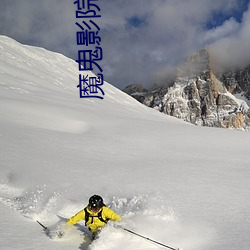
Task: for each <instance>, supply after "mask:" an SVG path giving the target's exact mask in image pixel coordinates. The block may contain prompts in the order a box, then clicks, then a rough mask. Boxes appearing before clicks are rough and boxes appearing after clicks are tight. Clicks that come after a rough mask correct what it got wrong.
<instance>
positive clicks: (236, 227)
mask: <svg viewBox="0 0 250 250" xmlns="http://www.w3.org/2000/svg"><path fill="white" fill-rule="evenodd" d="M124 70H126V69H124ZM104 73H105V72H104ZM78 74H79V71H78V65H77V63H76V62H74V61H73V60H71V59H68V58H66V57H64V56H63V55H60V54H56V53H53V52H49V51H46V50H44V49H42V48H36V47H29V46H24V45H21V44H19V43H17V42H15V41H14V40H11V39H10V38H7V37H4V36H0V149H1V150H0V157H1V161H0V212H1V215H2V216H1V224H0V229H1V234H0V248H1V249H6V250H8V249H11V250H13V249H20V250H21V249H60V250H63V249H67V250H70V249H72V250H73V249H82V250H86V249H89V250H104V249H107V250H108V249H110V250H117V249H120V250H136V249H143V250H151V249H152V250H153V249H163V247H162V246H159V245H157V244H154V243H152V242H149V241H147V240H145V239H142V238H140V237H137V236H135V235H132V234H129V233H128V232H126V231H124V230H122V229H117V228H114V227H113V225H108V226H107V227H106V228H105V229H103V231H102V232H101V234H100V237H99V238H98V239H97V240H96V241H95V242H93V243H91V242H90V240H89V239H88V237H87V236H86V235H85V234H84V231H86V228H84V222H81V223H80V225H78V226H75V227H72V228H71V229H69V231H67V233H65V236H64V237H63V238H62V239H56V238H55V239H50V238H49V237H47V236H46V234H45V233H44V232H43V229H42V227H40V226H39V225H38V223H36V220H39V221H41V222H43V223H44V224H45V225H46V226H49V227H52V228H53V226H54V225H55V224H56V223H58V221H59V220H60V219H59V217H58V216H61V217H64V218H69V217H70V216H72V215H74V214H75V213H76V212H78V211H79V210H80V209H82V208H84V206H85V205H86V204H87V202H88V199H89V196H91V195H93V194H99V195H101V196H103V198H104V201H105V203H106V205H107V206H109V207H111V208H112V209H113V210H114V211H116V212H117V213H119V214H120V215H121V216H122V218H123V221H122V223H121V224H122V226H123V227H125V228H128V229H130V230H133V231H135V232H137V233H139V234H142V235H144V236H146V237H149V238H151V239H154V240H156V241H159V242H161V243H164V244H166V245H169V246H171V247H174V248H183V250H198V249H199V250H214V249H218V250H237V249H240V250H249V249H250V237H249V235H250V199H249V197H250V165H249V162H250V156H249V152H250V151H249V145H250V135H249V132H246V131H235V130H226V129H215V128H204V127H198V126H193V125H190V124H188V123H185V122H182V121H180V120H177V119H175V118H172V117H168V116H166V115H163V114H161V113H159V112H157V111H155V110H153V109H149V108H147V107H145V106H143V105H141V104H140V103H138V102H137V101H135V100H134V99H133V98H131V97H129V96H128V95H126V94H125V93H123V92H121V91H120V90H118V89H116V88H115V87H113V86H112V85H110V84H108V83H106V82H105V84H104V87H103V90H104V92H105V96H104V100H100V99H81V98H79V90H78V89H77V87H76V86H77V85H78ZM88 74H92V73H91V72H88ZM104 77H105V74H104ZM131 81H132V76H131ZM61 222H62V221H61Z"/></svg>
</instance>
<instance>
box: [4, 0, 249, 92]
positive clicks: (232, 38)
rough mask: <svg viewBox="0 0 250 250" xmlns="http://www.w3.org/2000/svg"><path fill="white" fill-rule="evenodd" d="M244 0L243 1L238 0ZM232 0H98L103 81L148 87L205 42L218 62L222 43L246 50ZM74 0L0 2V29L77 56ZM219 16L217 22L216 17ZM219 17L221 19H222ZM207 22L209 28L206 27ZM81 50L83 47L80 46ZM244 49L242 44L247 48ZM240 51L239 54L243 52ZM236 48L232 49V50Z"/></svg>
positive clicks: (245, 34)
mask: <svg viewBox="0 0 250 250" xmlns="http://www.w3.org/2000/svg"><path fill="white" fill-rule="evenodd" d="M244 1H245V0H244ZM239 2H242V1H238V0H220V1H218V0H210V1H207V0H200V1H197V0H179V1H176V0H154V1H152V0H99V1H98V2H95V3H98V6H99V7H100V8H101V15H102V17H101V18H99V19H96V23H97V24H98V26H99V27H100V28H101V31H100V33H99V34H100V36H101V38H102V40H101V47H102V49H103V60H102V61H101V62H100V65H101V67H102V68H103V74H104V78H105V80H107V81H109V82H110V83H112V84H113V85H115V86H117V87H119V88H124V87H125V86H126V85H128V84H130V83H142V84H144V85H145V86H146V87H149V86H150V85H152V84H153V83H154V82H157V81H160V80H161V81H163V80H165V79H167V78H168V74H169V72H172V69H173V68H174V67H175V66H176V65H177V64H178V63H179V62H180V61H181V60H183V59H184V58H186V57H187V56H189V55H190V54H192V53H194V52H195V51H197V50H198V49H201V48H203V47H204V46H206V47H207V46H211V48H212V49H213V51H214V53H215V54H217V55H218V56H219V57H220V58H224V61H228V60H230V59H229V58H227V57H228V55H226V54H228V51H227V49H226V48H228V49H230V48H236V46H237V45H241V46H242V47H241V50H242V51H241V52H240V54H245V55H246V54H247V53H248V51H249V47H248V43H247V42H246V41H247V40H248V41H249V35H250V32H249V17H248V15H249V13H248V12H246V13H245V15H244V17H243V19H242V21H239V18H238V16H237V17H234V13H236V11H238V12H237V13H238V14H237V15H239V9H241V8H242V6H241V5H240V4H239ZM75 11H76V5H74V0H72V1H68V0H43V1H34V0H22V1H11V0H1V1H0V33H1V34H6V35H9V36H11V37H13V38H15V39H17V40H18V41H20V42H24V43H29V44H34V45H38V46H42V47H45V48H47V49H50V50H54V51H57V52H60V53H63V54H65V55H67V56H71V57H72V58H74V59H77V51H78V50H79V48H80V47H79V46H77V45H76V31H78V29H79V28H78V27H77V26H76V25H75V22H76V21H80V20H76V18H75ZM219 16H220V17H221V19H222V20H223V21H222V22H221V23H219V22H218V19H217V18H218V17H219ZM224 19H225V20H224ZM208 24H210V25H211V24H213V28H208ZM81 49H83V48H81ZM245 49H248V51H247V53H246V51H245ZM244 52H245V53H244ZM235 53H236V52H235Z"/></svg>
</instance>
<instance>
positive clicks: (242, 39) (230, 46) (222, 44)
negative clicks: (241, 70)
mask: <svg viewBox="0 0 250 250" xmlns="http://www.w3.org/2000/svg"><path fill="white" fill-rule="evenodd" d="M225 26H226V24H225V25H224V28H225ZM222 28H223V27H221V29H222ZM225 29H226V28H225ZM249 40H250V10H249V9H248V11H246V12H245V13H244V15H243V18H242V22H241V23H238V27H237V28H236V29H234V30H233V31H232V32H231V33H229V34H227V35H226V36H225V37H222V38H221V39H217V40H215V41H214V42H213V43H211V44H210V51H211V52H212V53H213V55H214V57H215V60H216V61H217V62H218V63H219V64H222V65H224V66H225V67H236V66H238V67H241V66H242V67H244V66H246V65H249V64H250V55H249V51H250V43H249Z"/></svg>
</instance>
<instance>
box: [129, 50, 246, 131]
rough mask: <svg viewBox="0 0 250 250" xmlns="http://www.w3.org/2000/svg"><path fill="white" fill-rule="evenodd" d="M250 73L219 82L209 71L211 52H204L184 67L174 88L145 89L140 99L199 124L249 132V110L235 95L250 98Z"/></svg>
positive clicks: (226, 75)
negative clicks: (242, 94) (238, 94)
mask: <svg viewBox="0 0 250 250" xmlns="http://www.w3.org/2000/svg"><path fill="white" fill-rule="evenodd" d="M249 70H250V69H249V68H248V69H247V70H245V71H243V70H241V71H237V72H228V73H224V74H220V78H219V79H220V80H219V79H218V77H217V76H216V75H215V74H214V73H213V71H212V70H211V68H210V65H209V53H208V51H207V50H201V51H199V52H198V53H197V54H195V55H193V56H191V57H189V58H188V59H187V60H186V61H185V62H184V63H183V65H181V67H180V68H179V69H178V71H177V77H176V80H175V82H174V83H173V85H172V86H171V87H161V88H159V87H158V88H153V89H151V90H150V91H145V90H144V91H142V92H140V98H139V99H138V98H137V100H139V101H140V102H142V103H144V104H145V105H147V106H149V107H153V108H155V109H157V110H159V111H160V112H163V113H165V114H168V115H171V116H175V117H177V118H180V119H183V120H185V121H187V122H191V123H193V124H196V125H203V126H211V127H223V128H236V129H248V128H249V127H250V109H249V107H248V105H247V104H246V102H245V101H242V100H239V99H237V98H236V97H235V96H233V94H234V93H243V90H244V94H245V96H246V97H248V96H249V95H250V91H249V85H250V83H249V78H250V77H249V75H250V74H249ZM137 94H138V92H137ZM131 95H132V96H134V94H133V93H131Z"/></svg>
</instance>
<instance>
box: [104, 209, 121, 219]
mask: <svg viewBox="0 0 250 250" xmlns="http://www.w3.org/2000/svg"><path fill="white" fill-rule="evenodd" d="M104 210H105V217H106V218H107V219H110V220H112V221H118V222H120V221H122V218H121V216H120V215H118V214H116V213H115V212H114V211H113V210H111V209H110V208H108V207H105V208H104Z"/></svg>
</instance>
